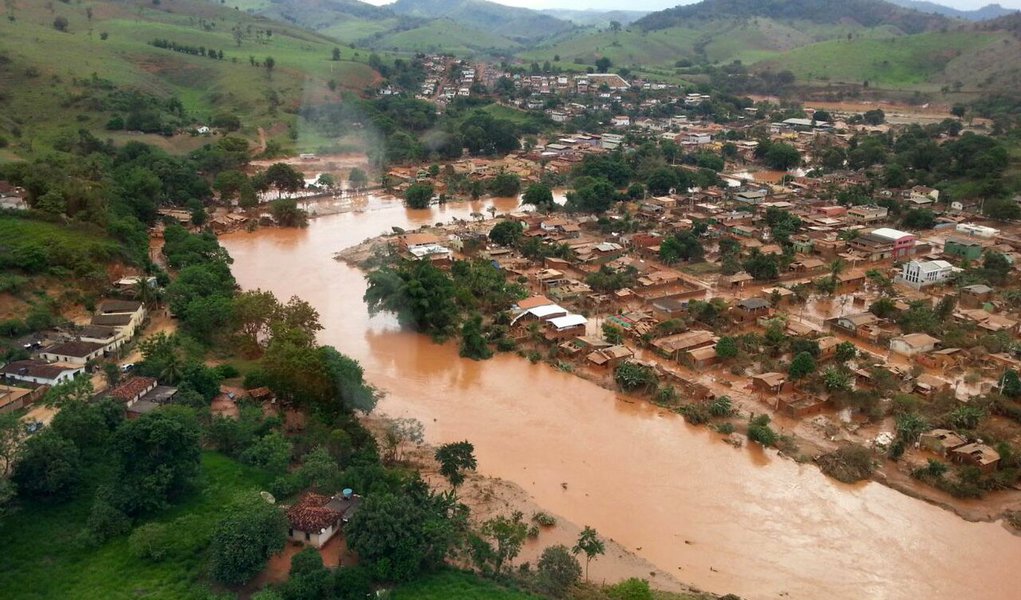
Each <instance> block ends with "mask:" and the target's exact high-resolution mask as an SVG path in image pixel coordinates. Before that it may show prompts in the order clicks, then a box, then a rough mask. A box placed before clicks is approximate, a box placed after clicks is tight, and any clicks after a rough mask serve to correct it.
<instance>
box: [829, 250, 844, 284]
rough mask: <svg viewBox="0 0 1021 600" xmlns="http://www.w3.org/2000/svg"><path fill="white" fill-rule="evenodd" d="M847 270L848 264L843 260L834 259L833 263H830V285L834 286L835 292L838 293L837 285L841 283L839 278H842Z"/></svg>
mask: <svg viewBox="0 0 1021 600" xmlns="http://www.w3.org/2000/svg"><path fill="white" fill-rule="evenodd" d="M846 269H847V263H846V262H845V261H844V259H842V258H835V259H833V262H831V263H830V283H831V284H832V285H833V290H834V291H836V289H837V284H838V283H839V281H838V280H837V278H838V277H840V274H841V273H843V272H844V271H845V270H846Z"/></svg>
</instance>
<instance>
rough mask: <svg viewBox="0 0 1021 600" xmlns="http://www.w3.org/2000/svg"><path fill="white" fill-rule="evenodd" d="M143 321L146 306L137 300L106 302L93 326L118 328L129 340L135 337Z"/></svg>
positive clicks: (98, 312)
mask: <svg viewBox="0 0 1021 600" xmlns="http://www.w3.org/2000/svg"><path fill="white" fill-rule="evenodd" d="M143 321H145V305H144V304H142V303H141V302H138V301H135V300H104V301H103V302H100V303H99V306H98V307H97V308H96V314H95V316H94V317H93V318H92V324H93V325H104V326H107V327H118V328H120V329H121V331H122V332H123V333H124V335H125V336H126V337H128V338H131V337H134V335H135V332H136V331H138V328H139V327H141V326H142V322H143Z"/></svg>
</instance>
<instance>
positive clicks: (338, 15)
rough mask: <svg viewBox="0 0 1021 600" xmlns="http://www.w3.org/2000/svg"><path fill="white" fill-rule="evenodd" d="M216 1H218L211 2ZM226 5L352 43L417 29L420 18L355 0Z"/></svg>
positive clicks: (261, 0)
mask: <svg viewBox="0 0 1021 600" xmlns="http://www.w3.org/2000/svg"><path fill="white" fill-rule="evenodd" d="M210 1H211V2H218V1H219V0H210ZM229 5H231V6H236V7H237V8H238V9H239V10H242V11H245V12H247V13H249V14H252V15H258V16H262V17H267V18H270V19H274V20H276V21H283V22H286V23H290V24H292V25H296V26H298V27H301V28H303V29H310V30H312V31H316V32H319V33H322V34H324V35H328V36H330V37H334V38H337V39H338V40H340V41H343V42H347V43H350V42H355V41H357V40H360V39H362V38H367V37H369V36H371V35H373V34H376V33H381V32H389V31H399V30H402V29H409V28H412V27H417V26H419V25H421V24H422V23H423V21H422V20H421V19H414V18H409V17H400V16H398V15H396V14H394V12H393V11H391V10H389V9H387V8H385V7H379V6H373V5H371V4H367V3H365V2H359V1H358V0H232V1H231V2H229Z"/></svg>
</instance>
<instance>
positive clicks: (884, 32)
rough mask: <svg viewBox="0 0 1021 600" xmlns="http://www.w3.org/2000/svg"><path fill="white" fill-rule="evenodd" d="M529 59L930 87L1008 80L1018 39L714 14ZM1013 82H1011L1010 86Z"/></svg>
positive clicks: (531, 54)
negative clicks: (682, 66) (686, 65)
mask: <svg viewBox="0 0 1021 600" xmlns="http://www.w3.org/2000/svg"><path fill="white" fill-rule="evenodd" d="M522 57H523V58H524V59H526V60H529V61H532V60H534V61H538V62H540V63H541V62H543V61H546V60H549V61H552V60H553V59H554V58H556V57H559V59H560V60H559V63H558V66H560V67H561V68H562V69H567V70H577V69H584V68H585V66H586V65H592V64H594V63H595V61H596V59H598V58H601V57H606V58H609V59H610V60H611V61H612V62H613V64H614V65H616V66H618V67H625V66H626V67H630V68H632V69H633V70H637V71H641V70H643V69H645V70H661V69H669V68H672V67H673V65H674V64H675V63H676V62H677V61H679V60H689V61H692V62H695V63H699V62H708V63H713V64H726V63H730V62H732V61H735V60H739V61H741V62H742V63H743V64H745V65H746V66H751V67H753V68H756V69H765V68H769V69H772V70H774V71H776V70H781V69H790V70H791V71H793V72H794V74H795V75H796V76H797V77H798V79H799V80H800V81H802V82H823V83H825V82H829V81H832V82H850V83H856V84H858V83H861V82H862V81H865V80H868V81H869V82H870V83H874V84H876V85H879V86H883V87H887V88H895V89H897V88H900V89H903V88H921V89H932V88H933V87H934V86H935V87H936V88H938V87H939V85H940V84H945V83H951V82H953V81H962V82H963V84H964V85H965V87H968V88H974V87H979V88H981V87H985V88H986V89H996V88H997V87H1000V88H1002V87H1004V86H1003V85H998V84H1000V83H1002V82H1003V81H1004V80H1005V79H1006V78H1007V77H1008V76H1009V78H1010V83H1011V85H1013V84H1014V83H1015V80H1017V79H1021V75H1017V76H1015V75H1014V74H1012V72H1011V69H1013V70H1014V71H1017V70H1018V69H1017V68H1016V64H1017V58H1018V57H1021V43H1019V42H1018V41H1017V40H1012V39H1010V36H1009V35H1007V34H1005V33H1004V32H985V31H966V30H960V31H946V32H931V33H922V34H917V35H903V34H902V33H901V32H899V31H897V30H895V29H893V28H890V27H886V26H883V27H872V28H862V27H860V26H857V25H853V24H850V25H848V24H838V25H823V24H818V23H800V22H780V21H775V20H772V19H765V18H754V19H743V20H719V21H714V22H708V23H698V24H693V25H692V26H678V27H671V28H668V29H662V30H657V31H650V32H645V31H641V30H638V29H637V28H633V29H625V30H623V31H621V32H618V33H610V32H589V33H584V34H579V35H576V36H574V37H569V38H566V39H563V40H560V41H558V42H557V43H554V44H548V45H545V46H541V47H539V48H535V49H532V50H528V51H525V52H523V53H522ZM1015 87H1016V86H1015Z"/></svg>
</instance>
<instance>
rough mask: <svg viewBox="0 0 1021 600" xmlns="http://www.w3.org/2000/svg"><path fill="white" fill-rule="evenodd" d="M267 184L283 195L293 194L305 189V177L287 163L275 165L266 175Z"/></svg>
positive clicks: (271, 166) (267, 170)
mask: <svg viewBox="0 0 1021 600" xmlns="http://www.w3.org/2000/svg"><path fill="white" fill-rule="evenodd" d="M265 178H266V182H267V183H268V184H269V185H272V186H273V187H275V188H277V190H279V191H280V193H281V194H283V193H288V194H293V193H294V192H297V191H298V190H300V189H303V188H304V187H305V177H304V176H303V175H302V174H301V172H300V171H298V170H297V169H295V168H294V167H292V166H291V165H289V164H287V163H273V164H272V165H270V167H269V168H268V169H266V173H265Z"/></svg>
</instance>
